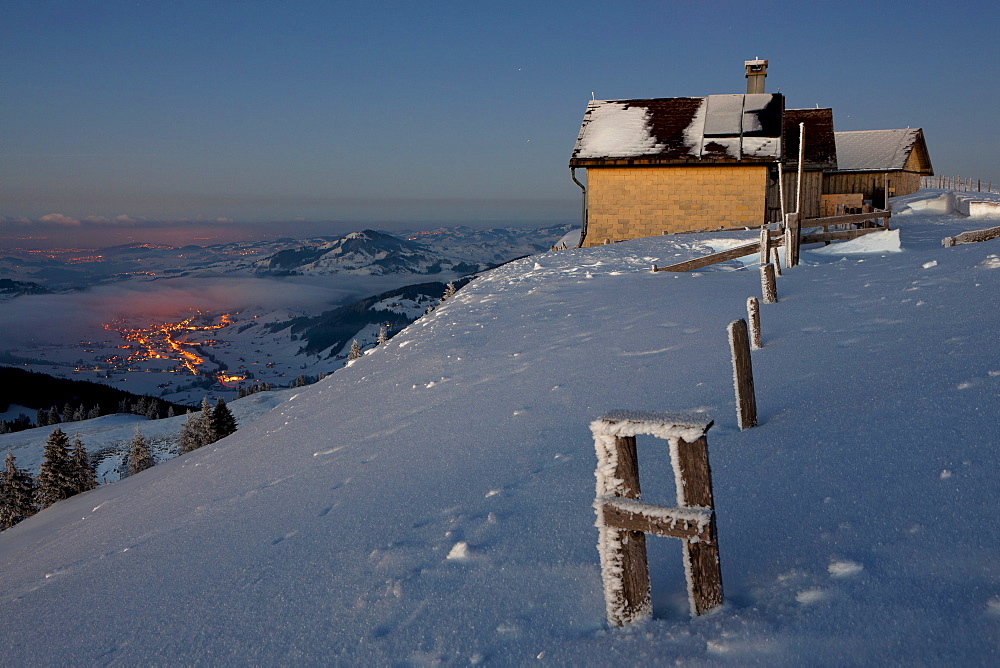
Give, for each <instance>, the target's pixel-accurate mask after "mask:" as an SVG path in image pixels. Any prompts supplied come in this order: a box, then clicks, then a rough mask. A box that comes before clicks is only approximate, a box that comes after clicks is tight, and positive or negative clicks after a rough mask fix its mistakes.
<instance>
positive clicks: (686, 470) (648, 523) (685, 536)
mask: <svg viewBox="0 0 1000 668" xmlns="http://www.w3.org/2000/svg"><path fill="white" fill-rule="evenodd" d="M711 426H712V421H711V420H708V419H706V418H705V417H704V416H701V415H677V414H671V413H644V412H633V411H614V412H612V413H608V414H607V415H605V416H603V417H601V418H599V419H597V420H594V421H593V422H591V423H590V430H591V432H592V433H593V434H594V447H595V449H596V450H597V470H596V472H595V475H596V477H597V498H596V499H595V500H594V509H595V510H596V512H597V522H596V526H597V528H598V529H599V536H600V537H599V540H598V549H599V551H600V555H601V576H602V578H603V580H604V600H605V605H606V607H607V615H608V622H609V623H610V624H611V625H612V626H622V625H624V624H629V623H631V622H635V621H638V620H641V619H644V618H646V617H649V616H650V615H651V614H652V604H651V601H650V589H649V566H648V564H647V561H646V534H647V533H649V534H653V535H656V536H669V537H673V538H680V539H681V540H682V541H684V572H685V576H686V578H687V588H688V602H689V604H690V607H691V614H692V615H700V614H703V613H705V612H708V611H709V610H712V609H713V608H716V607H718V606H720V605H722V574H721V570H720V568H719V546H718V539H717V536H716V529H715V511H714V510H713V505H714V501H713V498H712V474H711V469H710V468H709V466H708V440H707V438H706V436H705V434H706V433H707V432H708V430H709V428H710V427H711ZM637 435H650V436H655V437H657V438H662V439H665V440H666V441H667V442H668V443H669V444H670V458H671V463H672V464H673V469H674V478H675V484H676V487H677V507H676V508H670V507H667V506H659V505H654V504H651V503H645V502H643V501H641V500H640V489H639V460H638V458H637V453H636V441H635V437H636V436H637Z"/></svg>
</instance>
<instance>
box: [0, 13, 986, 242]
mask: <svg viewBox="0 0 1000 668" xmlns="http://www.w3.org/2000/svg"><path fill="white" fill-rule="evenodd" d="M0 7H2V10H0V11H2V20H0V45H2V46H0V76H2V85H3V95H2V96H0V127H2V128H3V132H2V135H0V245H8V244H9V245H16V244H17V243H20V241H19V240H23V238H24V237H26V236H31V235H44V234H51V235H53V236H54V237H56V236H58V235H60V234H62V235H64V236H66V238H69V235H70V234H75V235H76V237H75V238H79V239H86V240H89V241H91V242H97V241H99V240H101V239H104V238H111V236H112V235H113V234H114V233H115V231H119V232H120V231H121V230H126V231H129V233H130V234H136V233H138V235H139V236H142V235H156V234H158V235H163V234H164V226H165V229H166V230H186V229H191V228H195V227H197V228H198V229H201V228H204V227H209V228H210V227H213V226H220V227H225V229H227V230H229V233H232V230H234V229H235V230H237V231H239V230H250V229H254V230H256V231H259V230H260V229H261V227H260V226H259V225H258V226H254V227H253V228H251V227H238V226H239V225H243V224H247V223H258V224H267V227H266V229H268V230H271V229H275V230H281V231H282V233H284V234H294V233H295V232H296V231H298V230H300V229H304V227H308V228H309V229H310V230H311V231H312V230H315V229H322V230H328V231H329V232H330V233H339V232H344V231H348V230H350V229H357V228H358V227H359V226H361V225H377V226H380V227H382V228H383V229H392V228H394V227H396V228H399V227H410V228H413V227H419V226H436V225H439V224H458V223H462V224H472V225H477V226H486V225H495V224H510V223H515V224H535V223H556V222H571V221H574V220H576V219H578V217H579V197H580V193H579V190H578V188H577V187H576V186H575V185H574V184H573V183H572V181H571V180H570V178H569V169H568V167H567V163H568V161H569V157H570V152H571V150H572V147H573V143H574V141H575V139H576V135H577V132H578V130H579V124H580V120H581V118H582V115H583V112H584V109H585V106H586V103H587V101H588V100H589V99H590V98H591V96H592V95H593V96H596V97H597V98H598V99H602V98H603V99H613V98H628V97H672V96H688V95H691V96H701V95H708V94H713V93H732V92H736V93H739V92H743V91H744V90H745V79H744V76H743V61H744V60H747V59H752V58H755V57H760V58H766V59H768V60H769V61H770V64H769V75H768V79H767V90H768V91H769V92H775V91H778V90H780V92H782V93H784V94H785V95H786V97H787V104H788V106H789V107H812V106H815V105H819V106H824V107H825V106H831V107H833V109H834V119H835V125H836V129H838V130H863V129H878V128H896V127H907V126H912V127H922V128H923V129H924V132H925V136H926V139H927V143H928V147H929V150H930V154H931V159H932V162H933V165H934V168H935V171H936V172H937V173H939V174H949V175H954V174H961V175H962V176H971V177H976V178H981V179H983V181H984V185H985V182H987V181H989V180H992V181H993V182H994V183H1000V160H997V158H996V156H997V155H998V154H1000V138H998V137H1000V135H998V134H997V133H996V131H995V128H994V127H993V126H994V125H995V120H996V109H997V108H1000V59H997V58H996V57H995V55H994V51H995V43H996V26H997V24H998V23H997V21H998V19H1000V5H998V4H997V3H996V2H986V1H982V0H980V1H975V2H968V3H964V4H963V5H961V7H960V8H958V7H954V8H953V7H951V6H944V5H941V4H940V3H933V4H932V3H928V2H907V3H877V2H876V3H873V2H864V3H861V2H841V3H837V4H836V5H834V6H831V5H829V4H827V3H801V2H795V3H791V2H789V3H769V2H762V3H759V4H757V5H754V6H751V5H748V4H747V3H744V2H739V3H737V2H716V1H711V2H704V3H690V2H672V1H664V0H661V1H659V2H619V3H607V2H591V1H589V0H583V1H579V2H537V1H535V2H516V1H515V2H504V3H479V2H474V3H473V2H428V3H413V2H378V3H346V2H305V1H298V2H296V1H294V0H293V1H289V2H282V3H273V2H254V1H247V2H222V1H220V2H212V3H205V2H185V1H183V0H182V1H176V0H175V1H171V2H116V1H113V0H105V1H101V2H90V1H87V0H73V1H49V0H2V1H0ZM154 223H155V225H154ZM234 225H236V226H237V227H235V228H234V227H233V226H234ZM188 236H190V235H188ZM236 236H239V234H238V233H237V234H236Z"/></svg>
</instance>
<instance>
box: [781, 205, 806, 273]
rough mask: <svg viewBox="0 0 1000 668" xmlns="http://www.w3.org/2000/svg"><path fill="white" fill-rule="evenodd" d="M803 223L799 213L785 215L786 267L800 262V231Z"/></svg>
mask: <svg viewBox="0 0 1000 668" xmlns="http://www.w3.org/2000/svg"><path fill="white" fill-rule="evenodd" d="M801 225H802V223H801V220H800V218H799V214H797V213H789V214H787V215H786V216H785V266H786V267H796V266H798V264H799V232H800V228H801Z"/></svg>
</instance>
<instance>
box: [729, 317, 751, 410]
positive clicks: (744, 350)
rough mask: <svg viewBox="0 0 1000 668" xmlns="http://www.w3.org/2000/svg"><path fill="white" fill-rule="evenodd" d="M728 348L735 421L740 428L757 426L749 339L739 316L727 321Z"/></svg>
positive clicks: (745, 324)
mask: <svg viewBox="0 0 1000 668" xmlns="http://www.w3.org/2000/svg"><path fill="white" fill-rule="evenodd" d="M728 331H729V348H730V350H731V351H732V357H733V385H734V387H735V390H736V421H737V423H739V426H740V429H749V428H751V427H756V426H757V398H756V396H754V388H753V366H752V365H751V363H750V341H749V337H748V336H747V321H746V320H743V319H742V318H740V319H739V320H734V321H733V322H731V323H729V327H728Z"/></svg>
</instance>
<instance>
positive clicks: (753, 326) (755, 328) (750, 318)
mask: <svg viewBox="0 0 1000 668" xmlns="http://www.w3.org/2000/svg"><path fill="white" fill-rule="evenodd" d="M747 322H748V323H750V348H752V349H753V350H760V349H761V348H762V347H763V346H762V345H761V337H760V304H759V303H758V302H757V298H756V297H747Z"/></svg>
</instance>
